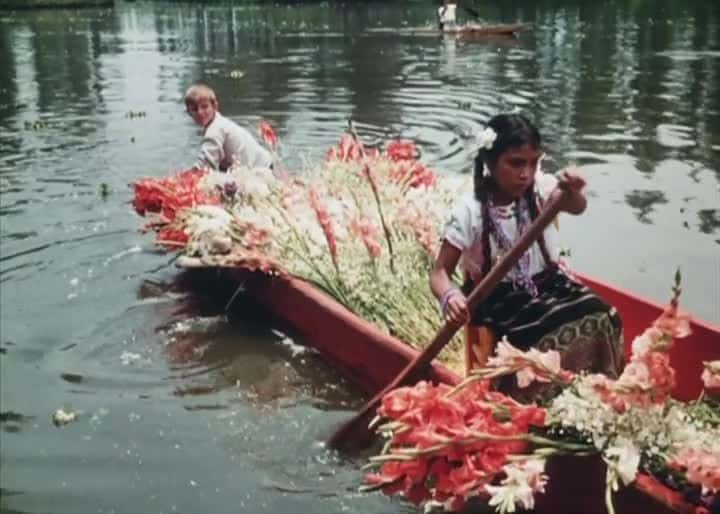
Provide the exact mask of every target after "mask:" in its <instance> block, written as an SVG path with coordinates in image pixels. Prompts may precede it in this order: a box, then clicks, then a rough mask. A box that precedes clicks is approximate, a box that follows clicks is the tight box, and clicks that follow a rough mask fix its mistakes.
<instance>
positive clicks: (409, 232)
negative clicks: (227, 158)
mask: <svg viewBox="0 0 720 514" xmlns="http://www.w3.org/2000/svg"><path fill="white" fill-rule="evenodd" d="M259 133H260V134H261V136H262V137H263V139H265V140H266V142H267V144H268V145H271V146H272V147H273V148H274V147H276V146H277V145H278V141H277V137H276V136H275V134H274V132H273V131H272V128H271V127H270V126H269V125H268V124H267V123H264V122H263V123H262V124H261V125H260V127H259ZM419 155H420V151H419V149H418V148H417V147H416V146H415V144H414V143H413V142H412V141H406V140H396V141H389V142H388V143H387V144H385V145H384V147H383V148H367V147H365V146H364V145H362V144H361V143H360V142H359V141H358V139H357V137H355V136H353V135H350V134H346V135H344V136H343V137H342V138H341V140H340V142H339V144H338V145H337V146H336V147H334V148H332V149H331V150H329V151H328V152H327V154H326V158H325V160H324V161H323V162H321V163H319V164H317V165H316V166H313V167H311V168H310V169H306V170H303V171H302V173H291V172H289V171H286V170H282V169H280V166H277V165H276V166H275V168H276V171H275V172H274V173H271V172H269V171H268V170H264V169H247V168H242V167H239V166H234V167H231V168H230V170H229V171H228V172H227V173H217V172H209V171H203V170H189V171H187V172H183V173H180V174H178V175H175V176H173V177H169V178H161V179H143V180H140V181H138V182H137V183H135V184H134V185H133V187H134V188H135V206H136V210H137V211H138V212H139V213H140V214H146V215H147V213H148V212H156V213H159V215H155V216H154V217H153V218H152V219H151V225H150V226H151V227H152V228H154V229H155V230H156V231H157V232H158V243H161V244H163V245H165V246H167V247H170V248H176V249H178V250H180V251H181V253H182V256H181V258H179V259H178V262H179V263H180V264H187V265H191V264H192V263H199V264H200V265H207V266H245V267H251V268H254V269H262V270H264V271H266V272H268V273H287V274H290V275H293V276H297V277H301V278H303V279H305V280H308V281H310V282H313V283H314V284H316V285H318V286H319V287H321V288H322V289H324V290H325V291H326V292H328V293H329V294H330V295H332V296H333V297H334V298H335V299H337V300H338V301H340V302H341V303H343V304H344V305H345V306H347V307H348V308H349V309H351V310H352V311H354V312H356V313H357V314H358V315H360V316H361V317H363V318H364V319H366V320H368V321H370V322H371V323H373V324H375V325H376V326H377V327H378V328H380V329H381V330H383V331H385V332H387V333H390V334H392V335H394V336H397V337H399V338H401V339H403V340H405V341H408V342H411V343H418V344H420V345H422V344H425V343H427V342H429V341H430V340H432V337H433V335H434V333H435V330H436V329H437V325H438V322H439V319H440V318H439V315H438V310H437V302H436V301H435V298H434V297H433V295H432V293H431V291H430V288H429V284H428V278H427V277H428V273H429V271H430V267H431V265H432V262H433V260H434V257H435V254H436V252H437V250H438V247H439V230H440V227H441V225H442V223H443V221H444V216H445V214H446V212H447V210H448V209H449V207H450V204H451V202H452V200H453V198H455V197H456V195H457V194H458V191H459V190H460V189H461V188H465V187H467V179H464V178H462V179H460V178H457V177H446V178H443V179H441V178H440V177H438V175H437V174H436V173H434V172H433V171H431V170H430V169H429V168H428V167H427V166H426V165H425V164H423V163H422V162H420V161H419V160H418V158H419ZM460 346H461V340H460V337H458V338H457V339H456V340H455V342H454V343H453V345H451V348H449V349H448V350H446V351H445V352H444V354H443V356H442V357H441V358H443V359H444V361H445V362H446V363H447V364H448V365H450V366H451V367H454V368H456V369H460V368H461V367H462V364H461V362H462V351H461V350H460Z"/></svg>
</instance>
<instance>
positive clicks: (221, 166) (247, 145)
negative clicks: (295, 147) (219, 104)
mask: <svg viewBox="0 0 720 514" xmlns="http://www.w3.org/2000/svg"><path fill="white" fill-rule="evenodd" d="M234 162H237V163H238V164H239V165H240V166H246V167H248V168H270V166H271V165H272V155H270V152H268V151H267V150H266V149H265V148H263V147H262V146H260V143H258V142H257V141H256V140H255V138H254V137H253V136H252V134H251V133H250V132H249V131H248V130H246V129H244V128H242V127H241V126H240V125H238V124H237V123H235V122H234V121H232V120H230V119H228V118H226V117H225V116H223V115H222V114H220V113H219V112H216V113H215V117H214V118H213V120H212V121H211V122H210V124H209V125H208V126H207V127H205V130H204V132H203V140H202V145H201V146H200V156H199V157H198V162H197V164H196V166H198V167H201V168H211V169H215V170H221V171H225V170H227V169H228V168H229V167H230V166H231V165H232V164H233V163H234Z"/></svg>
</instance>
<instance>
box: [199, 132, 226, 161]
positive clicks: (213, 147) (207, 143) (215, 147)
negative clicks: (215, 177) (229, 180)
mask: <svg viewBox="0 0 720 514" xmlns="http://www.w3.org/2000/svg"><path fill="white" fill-rule="evenodd" d="M222 159H223V147H222V143H221V142H220V141H218V139H217V138H216V137H213V136H212V135H208V134H206V135H205V137H203V140H202V144H201V145H200V155H199V156H198V160H197V163H196V164H195V166H196V167H198V168H211V169H214V170H217V169H219V168H220V163H221V162H222Z"/></svg>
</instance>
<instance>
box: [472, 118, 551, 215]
mask: <svg viewBox="0 0 720 514" xmlns="http://www.w3.org/2000/svg"><path fill="white" fill-rule="evenodd" d="M487 126H488V127H490V128H491V129H493V130H494V131H495V133H496V134H497V139H495V142H494V143H493V145H492V148H490V149H489V150H487V149H485V148H481V149H480V150H479V151H478V153H477V156H476V157H475V172H474V175H473V180H474V183H475V197H476V198H477V199H478V200H479V201H481V202H483V201H485V199H486V196H487V191H488V187H489V186H490V184H491V183H492V177H484V176H483V166H487V167H488V169H492V168H493V167H494V166H495V163H496V162H497V160H498V158H499V157H500V156H501V155H502V154H503V153H504V152H505V151H506V150H508V149H509V148H515V147H518V146H522V145H530V146H532V147H534V148H538V149H539V148H540V144H541V140H540V132H538V129H537V128H536V127H535V125H533V123H532V122H531V121H530V120H529V119H527V118H526V117H525V116H523V115H522V114H498V115H497V116H494V117H493V118H492V119H491V120H490V121H488V123H487Z"/></svg>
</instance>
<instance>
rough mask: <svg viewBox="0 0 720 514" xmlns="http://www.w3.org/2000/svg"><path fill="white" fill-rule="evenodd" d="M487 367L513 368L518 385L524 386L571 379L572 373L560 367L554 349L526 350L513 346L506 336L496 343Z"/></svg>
mask: <svg viewBox="0 0 720 514" xmlns="http://www.w3.org/2000/svg"><path fill="white" fill-rule="evenodd" d="M487 367H488V368H496V369H504V370H508V371H510V370H514V371H515V372H516V373H517V380H518V387H520V388H524V387H527V386H529V385H530V384H531V383H532V382H534V381H538V382H550V381H552V380H560V381H562V382H570V381H572V379H573V377H574V375H573V374H572V373H570V372H569V371H566V370H563V369H562V368H561V367H560V354H559V353H558V352H557V351H555V350H548V351H546V352H541V351H539V350H536V349H534V348H533V349H531V350H529V351H527V352H523V351H522V350H520V349H518V348H515V347H514V346H513V345H511V344H510V343H509V342H508V340H507V339H506V338H503V339H502V340H501V341H500V342H498V344H497V348H496V350H495V356H493V357H490V358H489V359H488V362H487Z"/></svg>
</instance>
